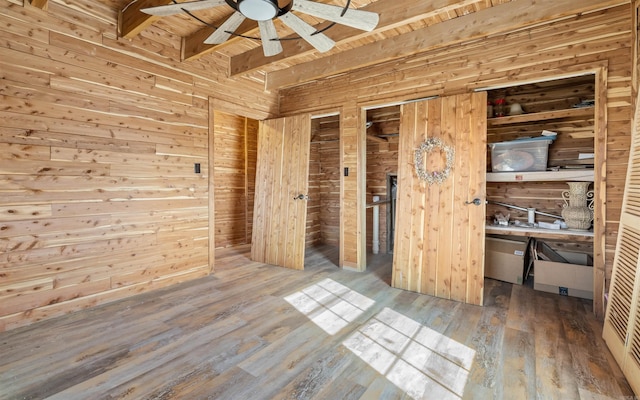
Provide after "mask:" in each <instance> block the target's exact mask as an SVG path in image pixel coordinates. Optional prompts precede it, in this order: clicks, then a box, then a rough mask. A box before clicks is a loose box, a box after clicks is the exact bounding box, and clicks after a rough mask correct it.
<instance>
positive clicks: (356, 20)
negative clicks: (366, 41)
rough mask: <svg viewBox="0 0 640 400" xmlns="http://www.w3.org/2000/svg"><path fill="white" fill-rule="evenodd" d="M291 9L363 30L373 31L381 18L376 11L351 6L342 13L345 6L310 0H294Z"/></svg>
mask: <svg viewBox="0 0 640 400" xmlns="http://www.w3.org/2000/svg"><path fill="white" fill-rule="evenodd" d="M291 9H292V10H295V11H300V12H302V13H305V14H309V15H313V16H314V17H318V18H322V19H326V20H328V21H332V22H336V23H338V24H340V25H346V26H350V27H352V28H356V29H361V30H363V31H372V30H373V29H374V28H375V27H376V25H378V20H379V19H380V17H379V16H378V14H376V13H374V12H371V11H362V10H355V9H351V8H349V9H347V11H346V12H345V13H344V15H342V12H343V11H344V8H343V7H339V6H333V5H331V4H323V3H316V2H315V1H309V0H293V5H292V6H291Z"/></svg>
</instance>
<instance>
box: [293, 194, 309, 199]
mask: <svg viewBox="0 0 640 400" xmlns="http://www.w3.org/2000/svg"><path fill="white" fill-rule="evenodd" d="M293 199H294V200H309V196H308V195H306V194H302V193H300V194H299V195H297V196H296V197H294V198H293Z"/></svg>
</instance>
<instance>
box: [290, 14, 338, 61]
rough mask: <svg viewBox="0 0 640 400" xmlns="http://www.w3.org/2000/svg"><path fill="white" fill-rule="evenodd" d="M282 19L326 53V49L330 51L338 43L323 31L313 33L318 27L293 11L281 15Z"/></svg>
mask: <svg viewBox="0 0 640 400" xmlns="http://www.w3.org/2000/svg"><path fill="white" fill-rule="evenodd" d="M280 21H282V22H283V23H284V24H285V25H286V26H288V27H289V28H291V29H293V31H295V32H296V33H297V34H298V35H300V37H301V38H303V39H304V40H306V41H307V42H309V44H310V45H312V46H313V47H315V48H316V49H317V50H318V51H320V52H323V53H324V52H325V51H329V50H331V49H332V48H333V46H335V44H336V43H335V42H334V41H333V40H331V39H330V38H329V37H327V36H326V35H325V34H323V33H316V34H315V35H313V33H315V32H317V31H316V29H315V28H314V27H312V26H311V25H309V24H307V23H306V22H304V21H303V20H301V19H300V18H298V17H297V16H295V15H294V14H292V13H286V14H284V15H283V16H281V17H280Z"/></svg>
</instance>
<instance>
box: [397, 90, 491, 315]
mask: <svg viewBox="0 0 640 400" xmlns="http://www.w3.org/2000/svg"><path fill="white" fill-rule="evenodd" d="M486 104H487V97H486V92H479V93H471V94H462V95H456V96H449V97H444V98H437V99H432V100H426V101H420V102H415V103H409V104H404V105H402V108H401V113H400V134H399V137H400V143H399V157H398V192H397V208H396V210H397V211H396V224H397V225H396V233H395V239H394V240H395V245H394V252H393V276H392V285H393V287H396V288H400V289H405V290H411V291H415V292H419V293H424V294H429V295H433V296H438V297H442V298H446V299H453V300H457V301H462V302H465V303H471V304H478V305H481V304H482V301H483V288H484V226H485V201H484V200H485V189H486V172H485V171H486V154H487V148H486ZM419 149H422V151H421V154H416V150H419ZM447 153H449V155H450V156H452V159H450V160H449V161H450V166H451V169H450V172H449V174H448V176H446V177H445V176H444V175H446V174H444V172H445V171H446V170H447ZM474 199H477V201H476V202H475V203H474V202H473V200H474Z"/></svg>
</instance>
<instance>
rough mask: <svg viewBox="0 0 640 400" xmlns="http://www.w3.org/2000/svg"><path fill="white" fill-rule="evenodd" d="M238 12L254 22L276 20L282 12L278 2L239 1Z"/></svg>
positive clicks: (260, 0) (259, 0) (262, 0)
mask: <svg viewBox="0 0 640 400" xmlns="http://www.w3.org/2000/svg"><path fill="white" fill-rule="evenodd" d="M238 11H240V12H241V13H242V15H244V16H245V17H247V18H249V19H252V20H254V21H267V20H270V19H273V18H275V17H276V16H277V15H278V12H279V11H280V8H279V7H278V1H277V0H238Z"/></svg>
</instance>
